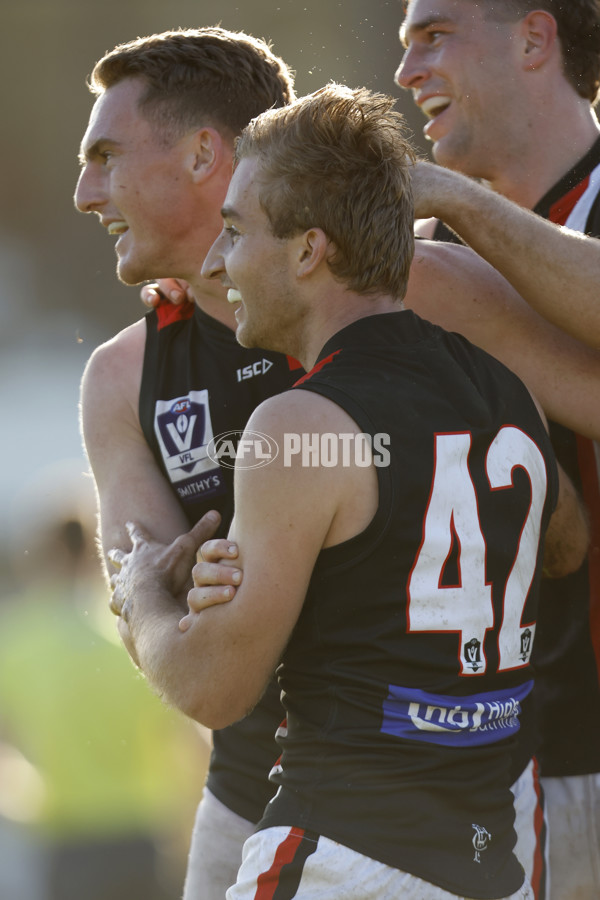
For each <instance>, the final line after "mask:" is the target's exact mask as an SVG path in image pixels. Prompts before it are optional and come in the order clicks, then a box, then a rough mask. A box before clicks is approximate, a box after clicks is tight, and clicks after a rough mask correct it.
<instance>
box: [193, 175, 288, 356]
mask: <svg viewBox="0 0 600 900" xmlns="http://www.w3.org/2000/svg"><path fill="white" fill-rule="evenodd" d="M258 170H259V167H258V161H257V159H256V158H255V157H246V158H244V159H242V160H241V162H240V163H239V164H238V166H237V168H236V170H235V172H234V174H233V178H232V180H231V183H230V185H229V190H228V192H227V197H226V198H225V205H224V206H223V209H222V216H223V222H224V225H223V230H222V232H221V234H220V235H219V237H218V238H217V240H216V241H215V242H214V244H213V246H212V247H211V249H210V250H209V251H208V254H207V257H206V259H205V261H204V266H203V268H202V274H203V275H204V277H205V278H218V279H220V280H221V282H222V283H223V285H225V287H227V288H229V291H228V299H229V301H230V302H231V303H233V304H235V317H236V321H237V330H236V337H237V340H238V342H239V343H240V344H241V345H242V346H243V347H263V348H265V349H266V350H282V352H290V350H289V346H290V338H289V335H290V334H293V333H294V330H295V329H296V328H297V326H298V322H299V319H300V318H301V312H300V310H301V306H302V304H301V303H300V302H299V296H298V292H297V291H295V290H294V285H295V279H294V259H295V258H296V256H297V254H298V248H299V245H300V239H295V238H290V239H282V238H276V237H275V236H274V235H273V232H272V229H271V225H270V222H269V219H268V217H267V215H266V213H265V212H264V210H263V209H262V207H261V205H260V201H259V180H258V178H257V174H258Z"/></svg>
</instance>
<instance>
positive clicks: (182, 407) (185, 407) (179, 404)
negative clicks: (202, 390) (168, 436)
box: [171, 397, 192, 415]
mask: <svg viewBox="0 0 600 900" xmlns="http://www.w3.org/2000/svg"><path fill="white" fill-rule="evenodd" d="M191 406H192V404H191V402H190V400H189V399H188V397H184V398H183V399H182V400H177V401H176V402H175V403H174V404H173V406H172V407H171V412H172V413H173V415H177V413H185V412H188V411H189V410H190V409H191Z"/></svg>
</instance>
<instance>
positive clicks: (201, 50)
mask: <svg viewBox="0 0 600 900" xmlns="http://www.w3.org/2000/svg"><path fill="white" fill-rule="evenodd" d="M128 78H136V79H139V80H140V81H142V82H143V84H144V85H145V89H144V91H143V93H142V95H141V98H140V101H139V108H140V111H142V112H143V114H144V115H145V116H146V117H147V118H148V119H149V120H150V121H152V122H153V123H154V124H155V125H156V126H157V128H158V129H160V131H161V132H162V136H163V138H164V139H165V140H168V141H175V140H178V139H179V138H180V137H182V136H183V135H184V134H187V133H188V132H190V131H193V130H194V129H196V128H199V127H206V126H210V127H214V128H216V129H217V130H218V131H221V132H224V133H225V134H226V136H227V137H229V138H230V139H233V138H234V137H235V136H236V135H238V134H239V133H240V132H241V130H242V129H243V128H244V126H245V125H247V124H248V122H249V121H250V119H252V118H253V117H254V116H257V115H258V114H259V113H261V112H264V110H266V109H270V108H271V107H278V106H283V105H285V104H286V103H289V102H290V101H291V100H293V99H294V79H293V73H292V72H291V70H290V69H289V68H288V67H287V66H286V64H285V63H284V61H283V60H282V59H280V58H279V57H278V56H275V54H274V53H273V52H272V51H271V48H270V47H269V45H268V44H266V43H265V42H264V41H262V40H258V39H257V38H254V37H252V36H250V35H248V34H244V33H243V32H232V31H226V30H225V29H223V28H218V27H214V28H198V29H179V30H177V31H165V32H163V33H162V34H154V35H151V36H150V37H144V38H138V39H137V40H135V41H130V42H129V43H126V44H120V45H119V46H117V47H115V49H114V50H111V52H110V53H107V54H106V55H105V56H104V57H102V59H100V60H99V61H98V62H97V63H96V65H95V66H94V69H93V71H92V74H91V76H90V79H89V88H90V90H91V92H92V93H93V94H96V95H100V94H102V93H103V92H104V91H106V90H108V89H109V88H111V87H113V85H115V84H118V83H119V82H120V81H123V80H125V79H128Z"/></svg>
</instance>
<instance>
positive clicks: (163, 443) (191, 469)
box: [154, 390, 221, 496]
mask: <svg viewBox="0 0 600 900" xmlns="http://www.w3.org/2000/svg"><path fill="white" fill-rule="evenodd" d="M154 432H155V434H156V438H157V440H158V444H159V447H160V451H161V454H162V458H163V461H164V464H165V467H166V470H167V472H168V474H169V478H170V480H171V482H172V483H173V484H175V485H177V489H178V490H179V489H180V488H181V489H182V490H183V489H184V488H185V491H187V492H188V493H195V494H198V493H206V494H207V495H210V494H211V493H214V490H215V489H217V488H219V487H220V482H221V478H220V475H219V473H218V471H217V467H216V466H215V463H214V462H213V460H211V459H210V458H209V457H208V455H207V453H206V445H207V444H208V443H209V441H211V440H212V436H213V429H212V422H211V418H210V408H209V403H208V391H207V390H203V391H190V393H189V394H188V395H187V396H186V397H176V398H175V399H172V400H158V401H157V402H156V407H155V411H154ZM217 476H218V478H217ZM215 479H216V480H215ZM217 481H218V483H217ZM188 489H189V490H188ZM182 496H183V495H182Z"/></svg>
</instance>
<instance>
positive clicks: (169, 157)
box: [75, 79, 197, 284]
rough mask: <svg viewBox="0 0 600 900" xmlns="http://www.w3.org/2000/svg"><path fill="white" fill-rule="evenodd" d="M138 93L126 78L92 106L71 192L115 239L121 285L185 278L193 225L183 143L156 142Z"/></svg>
mask: <svg viewBox="0 0 600 900" xmlns="http://www.w3.org/2000/svg"><path fill="white" fill-rule="evenodd" d="M142 90H143V84H142V82H141V81H139V80H138V79H126V80H124V81H121V82H119V83H118V84H116V85H114V86H113V87H111V88H109V89H108V90H107V91H105V92H104V93H103V94H102V95H101V96H100V97H99V98H98V100H97V101H96V103H95V104H94V108H93V110H92V114H91V116H90V122H89V126H88V129H87V131H86V133H85V135H84V138H83V141H82V144H81V158H82V164H83V167H82V170H81V174H80V176H79V181H78V183H77V189H76V192H75V203H76V205H77V207H78V209H80V210H81V211H82V212H95V213H97V214H98V216H99V217H100V222H101V224H102V225H104V227H105V228H107V229H108V232H109V234H112V235H115V236H116V237H117V242H116V252H117V258H118V262H117V272H118V275H119V278H120V279H121V280H122V281H124V282H125V283H126V284H138V283H139V282H140V281H144V280H145V279H148V278H155V277H159V276H165V277H167V276H169V275H173V276H181V277H186V275H185V273H186V272H187V271H188V269H187V268H186V267H185V266H184V265H182V256H183V253H184V252H185V248H186V241H187V245H188V246H189V242H190V233H191V231H190V229H191V228H192V226H193V215H192V213H193V207H192V203H191V191H190V182H189V179H187V178H186V175H185V160H186V154H185V151H186V146H187V144H186V138H182V139H181V140H179V141H177V142H175V143H172V142H171V143H166V142H165V141H164V140H161V136H160V134H158V133H157V129H156V126H154V125H152V123H151V122H150V121H148V119H146V118H145V117H144V116H143V115H142V114H141V113H140V111H139V110H138V99H139V96H140V93H141V92H142ZM196 253H197V251H196Z"/></svg>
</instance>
